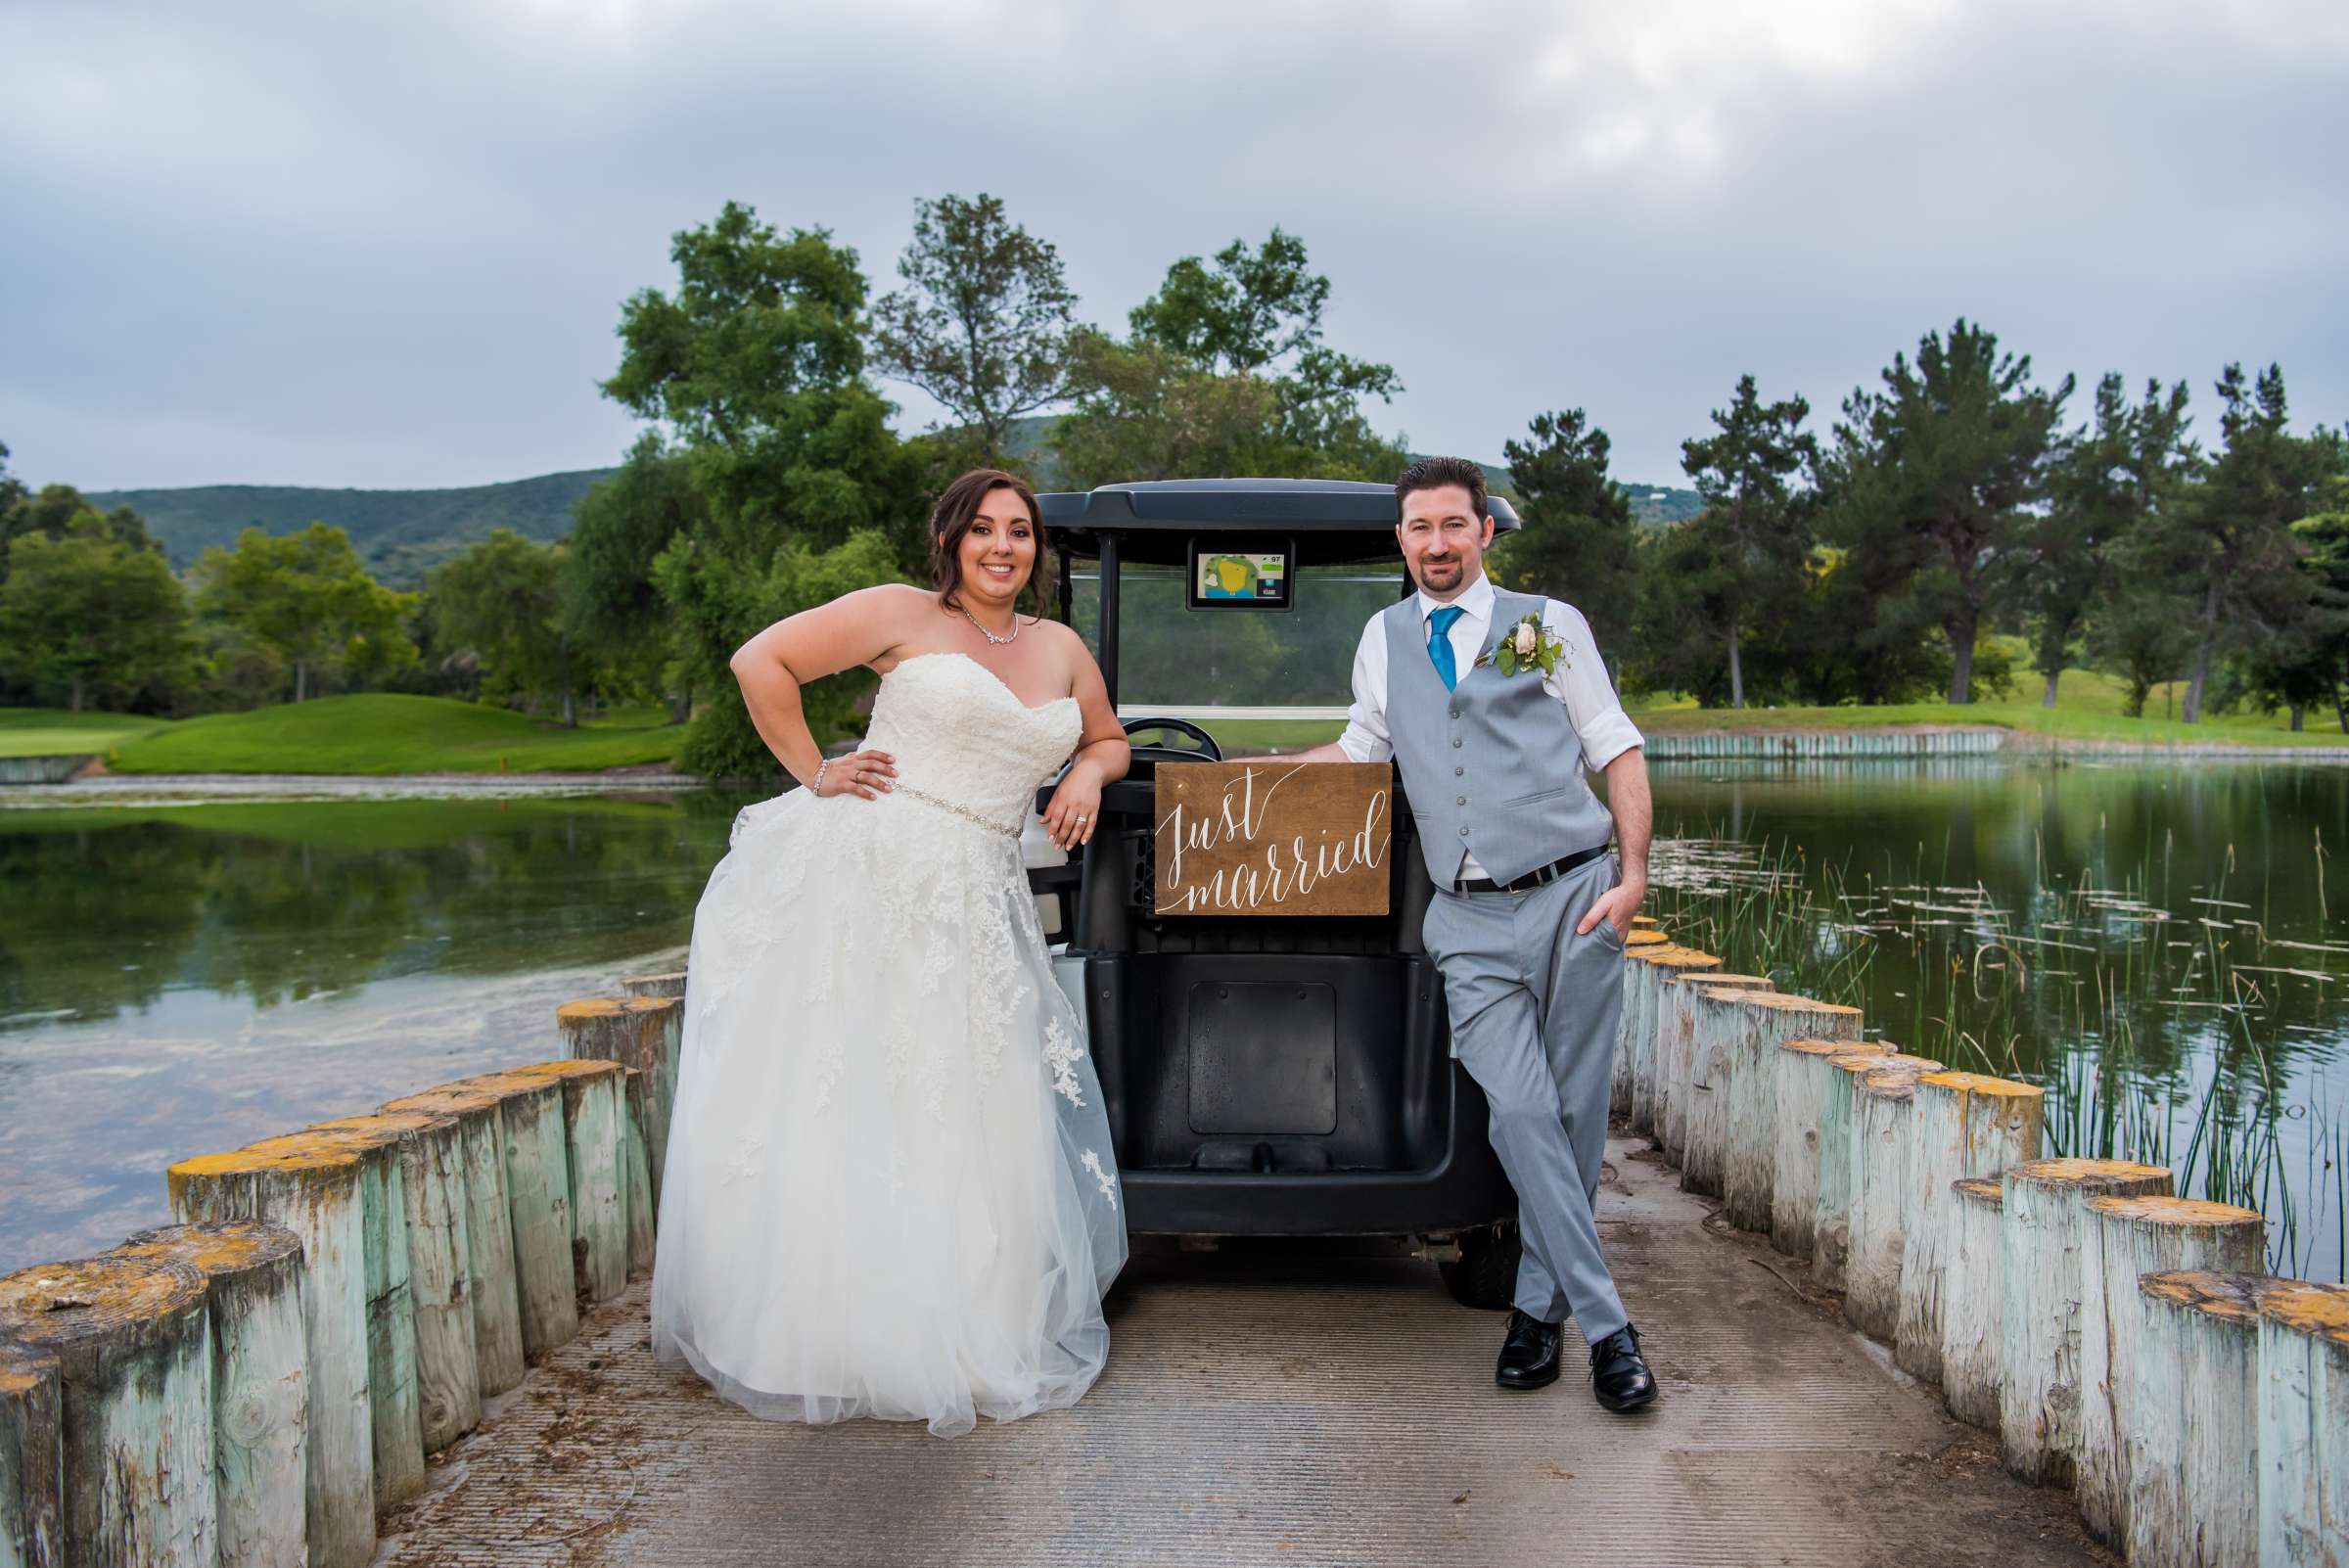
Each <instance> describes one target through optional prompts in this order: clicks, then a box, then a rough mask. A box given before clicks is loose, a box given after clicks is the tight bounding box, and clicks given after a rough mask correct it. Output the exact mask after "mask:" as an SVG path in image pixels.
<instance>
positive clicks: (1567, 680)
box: [1357, 599, 1647, 772]
mask: <svg viewBox="0 0 2349 1568" xmlns="http://www.w3.org/2000/svg"><path fill="white" fill-rule="evenodd" d="M1542 624H1543V628H1544V629H1546V630H1547V631H1549V632H1551V633H1552V634H1553V635H1555V636H1556V637H1557V639H1558V640H1559V641H1560V642H1563V643H1564V644H1565V645H1566V657H1565V658H1563V659H1561V660H1559V661H1558V669H1557V672H1556V673H1555V674H1553V675H1551V676H1550V677H1549V679H1548V680H1547V681H1545V682H1543V684H1544V685H1546V686H1548V688H1549V690H1550V692H1551V694H1552V695H1554V696H1555V697H1557V699H1558V700H1559V701H1560V702H1562V703H1564V704H1565V705H1566V716H1567V717H1568V718H1569V719H1571V720H1572V721H1573V723H1574V731H1575V733H1576V734H1577V735H1579V736H1581V737H1582V741H1583V762H1584V765H1586V766H1588V767H1589V768H1590V769H1591V770H1592V771H1594V772H1595V771H1597V770H1598V769H1600V768H1603V767H1605V766H1606V765H1607V764H1608V763H1609V762H1611V761H1615V759H1616V758H1618V757H1621V756H1622V755H1623V754H1624V753H1625V752H1628V751H1630V750H1631V749H1632V748H1633V747H1635V746H1644V745H1645V744H1647V741H1646V737H1645V736H1643V735H1641V734H1640V733H1639V730H1638V726H1636V725H1635V724H1634V723H1633V722H1632V720H1631V715H1628V714H1626V713H1625V712H1624V711H1623V702H1622V700H1621V699H1620V698H1618V697H1617V696H1616V695H1615V687H1614V684H1613V683H1612V682H1611V681H1609V680H1608V679H1607V666H1606V662H1605V661H1604V660H1602V659H1601V658H1600V657H1599V654H1598V639H1597V638H1596V637H1595V636H1593V635H1591V632H1590V623H1589V621H1587V620H1585V619H1584V617H1583V613H1582V612H1581V611H1580V610H1577V609H1576V608H1575V607H1574V606H1572V605H1570V604H1565V603H1562V602H1560V601H1559V600H1556V599H1551V600H1549V601H1548V602H1547V604H1546V605H1545V606H1544V608H1543V614H1542ZM1357 668H1358V669H1359V660H1358V662H1357Z"/></svg>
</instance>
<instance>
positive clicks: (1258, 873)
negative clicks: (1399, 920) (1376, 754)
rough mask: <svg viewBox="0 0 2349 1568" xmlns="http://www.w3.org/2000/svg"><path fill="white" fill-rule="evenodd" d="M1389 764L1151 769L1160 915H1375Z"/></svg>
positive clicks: (1390, 839) (1391, 827) (1388, 812)
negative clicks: (1154, 781)
mask: <svg viewBox="0 0 2349 1568" xmlns="http://www.w3.org/2000/svg"><path fill="white" fill-rule="evenodd" d="M1394 810H1395V769H1394V768H1393V767H1392V766H1390V765H1389V764H1387V763H1385V762H1292V761H1281V760H1280V759H1277V758H1275V759H1272V760H1270V761H1254V762H1174V763H1161V764H1160V765H1159V768H1158V797H1157V820H1158V829H1157V849H1158V912H1159V913H1160V914H1162V915H1232V914H1249V915H1383V914H1385V913H1386V912H1387V853H1388V852H1389V850H1391V849H1392V848H1393V846H1394V838H1395V819H1394Z"/></svg>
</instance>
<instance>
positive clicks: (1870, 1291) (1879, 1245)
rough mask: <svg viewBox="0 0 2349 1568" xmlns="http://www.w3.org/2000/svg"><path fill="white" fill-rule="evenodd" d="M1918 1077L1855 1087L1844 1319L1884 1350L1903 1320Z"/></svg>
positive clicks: (1881, 1078)
mask: <svg viewBox="0 0 2349 1568" xmlns="http://www.w3.org/2000/svg"><path fill="white" fill-rule="evenodd" d="M1919 1076H1920V1075H1919V1074H1918V1073H1917V1072H1916V1071H1915V1070H1914V1069H1913V1068H1878V1069H1877V1070H1876V1071H1874V1072H1872V1073H1863V1074H1861V1075H1860V1078H1859V1080H1858V1082H1857V1083H1855V1084H1853V1085H1852V1229H1851V1236H1852V1247H1851V1254H1850V1258H1849V1260H1848V1262H1847V1264H1846V1266H1845V1268H1846V1273H1845V1278H1844V1284H1843V1315H1844V1317H1845V1319H1846V1320H1848V1321H1849V1322H1850V1323H1851V1325H1852V1326H1853V1327H1854V1328H1857V1329H1858V1330H1860V1332H1862V1333H1863V1334H1865V1335H1866V1336H1867V1337H1868V1338H1870V1339H1880V1340H1884V1341H1886V1342H1887V1343H1889V1342H1890V1341H1891V1339H1892V1336H1893V1330H1894V1327H1895V1325H1896V1323H1897V1322H1898V1321H1899V1317H1900V1299H1901V1268H1902V1264H1903V1259H1904V1255H1905V1253H1906V1252H1907V1249H1908V1240H1909V1238H1908V1236H1907V1235H1906V1234H1905V1233H1904V1232H1903V1231H1902V1229H1901V1213H1902V1208H1903V1204H1904V1201H1905V1198H1906V1194H1907V1188H1908V1181H1909V1139H1910V1124H1911V1122H1912V1121H1913V1120H1914V1113H1915V1109H1916V1084H1917V1079H1918V1078H1919Z"/></svg>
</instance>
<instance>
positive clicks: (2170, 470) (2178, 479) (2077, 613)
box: [2022, 374, 2201, 708]
mask: <svg viewBox="0 0 2349 1568" xmlns="http://www.w3.org/2000/svg"><path fill="white" fill-rule="evenodd" d="M2186 410H2187V391H2186V383H2184V382H2179V383H2177V384H2176V385H2174V386H2172V387H2171V388H2169V390H2168V391H2166V392H2165V391H2164V390H2163V389H2162V385H2161V383H2160V382H2159V381H2148V382H2146V383H2145V392H2144V397H2143V399H2142V401H2141V402H2139V403H2138V404H2137V405H2136V406H2134V407H2132V406H2131V405H2130V404H2129V403H2128V402H2127V400H2126V397H2125V394H2124V392H2123V390H2122V382H2121V378H2120V377H2119V376H2118V375H2114V374H2108V375H2106V376H2105V377H2104V378H2103V380H2101V381H2099V382H2098V383H2097V384H2096V412H2095V415H2094V416H2093V422H2092V423H2091V424H2090V425H2088V426H2086V427H2084V428H2083V429H2082V430H2081V431H2080V432H2079V434H2078V435H2076V436H2074V437H2073V438H2071V440H2070V441H2069V442H2068V443H2067V444H2066V446H2065V447H2064V449H2063V450H2062V451H2061V452H2060V454H2059V455H2057V457H2056V458H2055V459H2054V461H2053V463H2052V465H2051V466H2050V471H2049V477H2048V497H2049V504H2048V506H2047V509H2046V510H2045V511H2044V512H2042V513H2041V514H2039V515H2038V516H2037V517H2035V518H2034V519H2032V521H2031V523H2030V524H2029V525H2028V532H2029V545H2028V550H2029V555H2028V558H2027V560H2026V562H2025V564H2024V566H2023V568H2022V588H2023V595H2024V603H2025V605H2026V607H2027V610H2028V613H2029V618H2030V625H2031V633H2032V636H2031V652H2032V668H2033V669H2037V670H2038V671H2039V673H2040V675H2041V677H2042V679H2043V680H2044V682H2045V685H2044V687H2043V690H2042V692H2041V696H2040V705H2041V706H2042V707H2044V708H2052V707H2054V706H2055V688H2056V683H2057V681H2058V679H2059V678H2060V677H2061V676H2062V674H2063V671H2064V670H2065V669H2068V668H2069V667H2070V666H2071V665H2072V664H2073V663H2074V661H2075V659H2076V658H2077V656H2078V653H2079V651H2080V647H2081V641H2082V637H2083V634H2084V633H2085V632H2086V630H2087V628H2088V624H2089V621H2090V617H2091V614H2092V612H2093V611H2094V610H2095V608H2096V605H2097V604H2098V602H2099V601H2110V600H2112V599H2113V596H2114V595H2115V593H2116V592H2117V591H2118V574H2119V571H2120V569H2121V566H2122V564H2123V563H2124V562H2125V561H2126V559H2127V555H2126V552H2127V550H2128V548H2129V546H2130V544H2131V542H2132V541H2133V540H2134V539H2135V538H2136V536H2137V534H2138V531H2139V530H2141V529H2142V527H2144V525H2145V524H2146V523H2147V522H2148V521H2149V520H2150V519H2153V518H2155V517H2157V516H2166V515H2167V514H2168V513H2169V512H2170V511H2171V510H2172V509H2173V508H2175V507H2176V506H2177V505H2178V504H2179V503H2180V501H2181V500H2182V499H2183V498H2184V496H2185V495H2186V493H2187V490H2188V486H2189V485H2190V484H2191V483H2192V481H2193V476H2194V471H2195V469H2196V467H2197V466H2198V465H2199V464H2200V461H2201V454H2200V452H2199V451H2198V449H2197V448H2196V447H2195V445H2194V443H2193V442H2192V441H2191V440H2189V439H2188V438H2187V427H2188V425H2190V424H2191V423H2192V421H2191V420H2190V419H2189V418H2188V415H2187V411H2186ZM2147 613H2148V612H2147V607H2146V603H2145V600H2144V596H2143V595H2142V593H2141V594H2137V595H2136V596H2135V597H2134V598H2133V599H2132V601H2131V607H2130V608H2129V609H2128V610H2127V611H2126V612H2125V613H2124V614H2123V616H2122V621H2123V623H2124V625H2123V626H2120V627H2116V628H2115V629H2116V632H2117V635H2116V636H2115V637H2112V638H2108V639H2106V642H2107V651H2108V652H2111V653H2114V654H2117V655H2118V656H2119V658H2120V661H2121V664H2122V666H2123V667H2124V669H2125V670H2126V678H2128V679H2129V680H2130V681H2131V682H2132V683H2133V690H2134V689H2135V686H2134V683H2135V682H2136V681H2138V680H2140V679H2141V678H2142V677H2143V676H2145V674H2146V673H2147V672H2148V671H2149V670H2150V669H2152V667H2153V665H2154V664H2157V663H2158V662H2159V660H2160V658H2161V653H2160V650H2161V648H2162V646H2163V644H2162V641H2161V639H2160V638H2159V637H2158V636H2157V635H2154V632H2155V630H2156V628H2154V627H2153V626H2151V625H2150V624H2148V623H2143V622H2142V617H2143V616H2144V615H2145V614H2147ZM2134 701H2135V702H2136V703H2137V704H2138V706H2139V707H2141V708H2142V704H2143V696H2142V692H2140V693H2139V695H2138V696H2137V697H2136V698H2135V699H2134Z"/></svg>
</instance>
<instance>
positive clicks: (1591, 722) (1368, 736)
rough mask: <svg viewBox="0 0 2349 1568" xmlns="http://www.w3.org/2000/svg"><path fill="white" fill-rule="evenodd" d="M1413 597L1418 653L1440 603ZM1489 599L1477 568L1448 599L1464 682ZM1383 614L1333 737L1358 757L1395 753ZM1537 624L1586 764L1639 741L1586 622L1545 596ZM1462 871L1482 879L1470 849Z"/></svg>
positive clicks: (1487, 627)
mask: <svg viewBox="0 0 2349 1568" xmlns="http://www.w3.org/2000/svg"><path fill="white" fill-rule="evenodd" d="M1413 597H1414V598H1415V599H1416V601H1417V605H1418V610H1419V645H1420V648H1421V650H1422V657H1424V656H1425V653H1424V650H1425V649H1426V646H1427V638H1428V630H1427V619H1428V617H1430V616H1432V615H1434V614H1435V613H1436V612H1437V611H1438V610H1442V609H1444V608H1446V606H1445V605H1444V603H1443V601H1441V600H1438V599H1431V598H1429V597H1428V596H1427V594H1426V592H1425V591H1424V590H1423V591H1421V592H1419V593H1418V594H1416V595H1414V596H1413ZM1493 597H1494V594H1493V579H1492V578H1490V577H1488V576H1484V575H1483V574H1481V573H1480V574H1478V576H1477V579H1476V580H1475V581H1474V582H1472V583H1470V584H1469V585H1468V588H1467V591H1465V592H1464V593H1462V594H1461V595H1460V596H1459V597H1458V598H1456V599H1454V600H1452V601H1451V608H1452V609H1456V610H1458V611H1460V612H1461V614H1460V616H1459V617H1458V619H1456V620H1455V621H1453V622H1452V623H1451V661H1452V667H1453V668H1454V669H1457V670H1458V671H1459V675H1460V678H1461V679H1463V680H1465V679H1466V678H1467V676H1468V671H1469V670H1470V669H1473V668H1474V667H1475V665H1476V661H1477V658H1478V656H1479V655H1481V654H1483V653H1484V651H1485V639H1486V637H1487V636H1488V635H1489V634H1490V633H1491V632H1492V629H1493ZM1384 620H1385V617H1384V616H1383V615H1376V616H1372V617H1371V618H1370V623H1369V624H1367V625H1365V626H1364V627H1362V640H1361V642H1360V643H1359V644H1358V645H1357V646H1356V648H1355V650H1354V705H1353V706H1352V707H1351V708H1349V709H1348V710H1347V711H1346V733H1345V734H1343V735H1341V736H1339V737H1338V745H1339V747H1340V748H1341V749H1343V750H1344V752H1345V753H1346V755H1347V756H1348V757H1351V758H1353V759H1354V760H1355V761H1358V762H1384V761H1390V760H1391V759H1392V758H1393V757H1394V756H1395V743H1394V741H1393V739H1392V738H1391V736H1390V734H1389V732H1388V729H1387V631H1386V627H1385V626H1384V625H1383V624H1381V623H1382V622H1383V621H1384ZM1542 628H1543V630H1544V631H1546V632H1548V633H1549V634H1550V635H1551V636H1553V637H1555V638H1557V639H1558V640H1559V641H1560V642H1562V643H1564V644H1565V645H1566V652H1565V655H1564V656H1563V657H1562V658H1560V659H1559V660H1558V668H1557V672H1556V673H1555V674H1549V675H1544V676H1543V677H1542V687H1543V690H1544V691H1546V692H1548V693H1549V694H1550V695H1551V696H1552V697H1555V698H1556V699H1557V700H1558V701H1560V702H1562V703H1564V704H1565V705H1566V716H1567V718H1568V720H1569V721H1570V722H1572V723H1573V725H1574V730H1575V733H1576V734H1577V735H1579V736H1580V737H1582V742H1583V762H1584V765H1585V766H1587V767H1589V769H1590V770H1591V771H1592V772H1596V771H1598V770H1599V769H1601V768H1603V767H1605V766H1606V765H1607V764H1608V763H1609V762H1611V761H1614V760H1615V759H1616V758H1618V757H1620V756H1622V755H1623V754H1624V753H1625V752H1627V751H1630V750H1631V749H1632V748H1633V747H1635V746H1637V745H1640V744H1642V738H1641V736H1640V734H1639V731H1638V729H1637V728H1636V727H1635V725H1634V724H1633V723H1632V720H1631V717H1630V715H1627V714H1625V713H1624V711H1623V704H1622V702H1621V701H1620V700H1618V699H1617V697H1616V695H1615V688H1614V687H1613V686H1612V685H1611V684H1609V683H1608V680H1607V667H1606V666H1605V665H1604V664H1603V663H1601V662H1600V660H1599V657H1598V639H1597V638H1595V637H1593V636H1592V635H1591V634H1590V623H1589V622H1588V621H1586V620H1584V619H1583V613H1582V612H1581V611H1580V610H1577V609H1576V608H1575V607H1574V606H1572V605H1570V604H1566V603H1564V602H1562V601H1560V600H1557V599H1544V600H1543V601H1542ZM1460 874H1461V875H1462V876H1465V877H1482V876H1483V875H1484V874H1485V870H1484V867H1482V866H1480V865H1478V864H1477V863H1476V858H1475V856H1473V855H1471V856H1469V858H1468V860H1467V863H1466V864H1464V865H1463V866H1461V868H1460Z"/></svg>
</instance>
